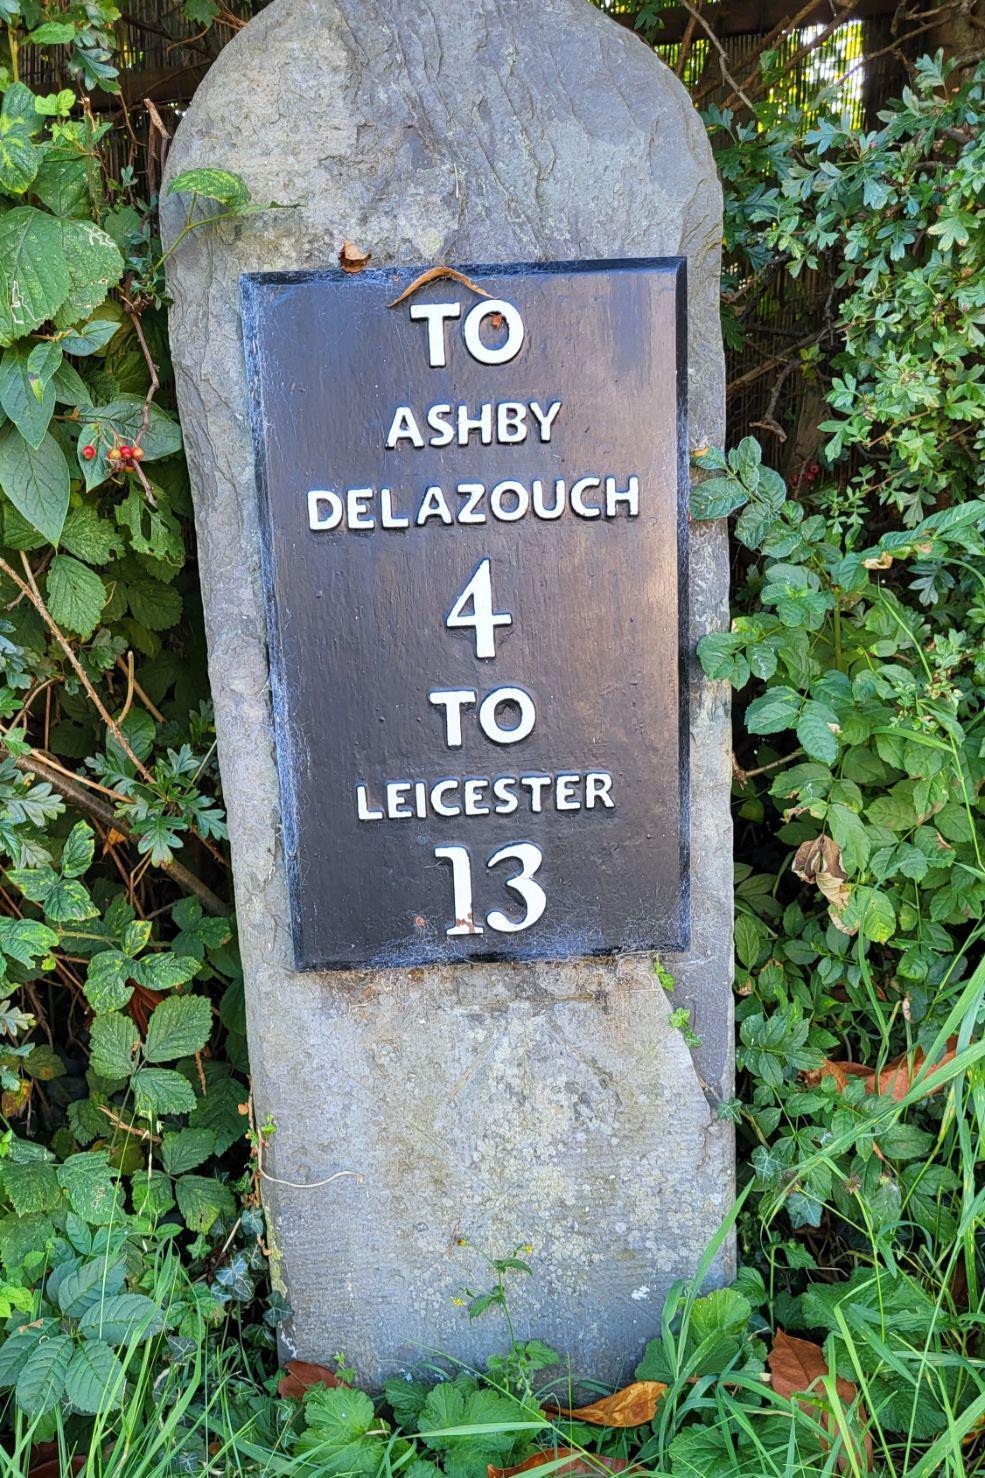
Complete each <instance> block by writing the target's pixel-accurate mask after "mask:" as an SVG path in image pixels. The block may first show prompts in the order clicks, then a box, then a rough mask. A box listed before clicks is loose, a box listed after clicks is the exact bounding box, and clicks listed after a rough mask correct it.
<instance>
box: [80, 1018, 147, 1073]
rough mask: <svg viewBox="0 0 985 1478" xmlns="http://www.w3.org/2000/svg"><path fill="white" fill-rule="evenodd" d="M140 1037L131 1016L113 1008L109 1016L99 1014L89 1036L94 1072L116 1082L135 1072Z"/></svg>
mask: <svg viewBox="0 0 985 1478" xmlns="http://www.w3.org/2000/svg"><path fill="white" fill-rule="evenodd" d="M139 1040H140V1039H139V1037H138V1036H137V1028H136V1027H135V1026H134V1024H133V1022H132V1021H131V1020H130V1018H129V1016H123V1015H121V1014H120V1013H119V1012H118V1011H111V1012H110V1013H109V1014H108V1015H107V1016H97V1017H96V1019H95V1021H94V1022H93V1023H92V1032H91V1033H90V1037H89V1052H90V1060H91V1065H92V1070H93V1072H96V1073H98V1074H99V1075H100V1077H102V1078H110V1079H111V1080H112V1081H114V1082H116V1081H118V1080H119V1079H120V1078H129V1076H130V1074H131V1073H132V1072H133V1068H134V1057H135V1054H136V1051H137V1047H138V1045H139Z"/></svg>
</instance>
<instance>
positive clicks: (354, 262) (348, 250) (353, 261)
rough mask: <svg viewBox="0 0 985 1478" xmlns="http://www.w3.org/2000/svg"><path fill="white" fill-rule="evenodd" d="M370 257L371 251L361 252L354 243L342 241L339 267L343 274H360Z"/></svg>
mask: <svg viewBox="0 0 985 1478" xmlns="http://www.w3.org/2000/svg"><path fill="white" fill-rule="evenodd" d="M372 255H373V253H372V252H371V251H363V250H362V249H361V248H360V247H358V246H357V245H356V243H355V242H354V241H343V243H342V250H341V251H340V252H339V266H340V267H341V268H342V271H343V272H361V271H362V270H363V268H364V267H365V266H366V264H367V263H368V261H369V259H370V257H371V256H372Z"/></svg>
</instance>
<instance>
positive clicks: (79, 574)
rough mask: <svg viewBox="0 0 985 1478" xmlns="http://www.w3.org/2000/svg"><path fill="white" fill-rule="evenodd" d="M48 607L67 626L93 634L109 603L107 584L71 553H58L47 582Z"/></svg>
mask: <svg viewBox="0 0 985 1478" xmlns="http://www.w3.org/2000/svg"><path fill="white" fill-rule="evenodd" d="M45 590H46V594H47V597H48V609H49V611H50V612H51V614H52V616H53V617H54V619H55V621H56V622H57V623H58V625H59V626H61V627H62V628H63V629H65V630H67V631H73V632H75V633H76V634H77V635H79V636H82V637H90V636H91V635H92V633H93V632H94V631H95V629H96V627H97V626H98V625H99V617H100V615H101V614H102V609H103V606H104V605H105V604H106V599H107V594H108V592H107V590H106V586H105V585H104V584H103V582H102V580H100V578H99V576H98V575H97V574H96V572H95V570H90V569H89V567H88V565H84V564H82V563H81V561H80V560H77V559H75V558H74V557H73V556H72V555H71V554H56V555H55V557H54V559H53V560H52V561H51V565H50V567H49V569H48V576H47V580H46V584H45Z"/></svg>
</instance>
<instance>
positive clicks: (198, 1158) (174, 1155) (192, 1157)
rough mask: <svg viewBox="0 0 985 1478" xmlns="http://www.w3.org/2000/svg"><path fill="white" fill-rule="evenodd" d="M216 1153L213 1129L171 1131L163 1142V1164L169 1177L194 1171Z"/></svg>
mask: <svg viewBox="0 0 985 1478" xmlns="http://www.w3.org/2000/svg"><path fill="white" fill-rule="evenodd" d="M214 1152H215V1135H214V1134H213V1132H212V1130H211V1129H179V1130H178V1131H177V1132H175V1131H173V1130H169V1131H168V1132H167V1133H166V1134H165V1135H164V1137H163V1138H162V1140H161V1163H162V1164H163V1166H164V1168H165V1170H166V1171H167V1172H168V1174H169V1175H183V1174H184V1173H185V1171H186V1170H194V1169H195V1167H196V1165H201V1163H202V1161H203V1160H207V1159H208V1158H209V1156H210V1155H211V1154H213V1153H214Z"/></svg>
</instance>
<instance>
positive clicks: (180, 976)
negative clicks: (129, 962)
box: [133, 951, 202, 991]
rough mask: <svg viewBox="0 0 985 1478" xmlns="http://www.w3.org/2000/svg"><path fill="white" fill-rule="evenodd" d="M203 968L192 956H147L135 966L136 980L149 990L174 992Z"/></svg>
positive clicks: (169, 954) (165, 954) (168, 954)
mask: <svg viewBox="0 0 985 1478" xmlns="http://www.w3.org/2000/svg"><path fill="white" fill-rule="evenodd" d="M201 968H202V962H201V961H200V960H196V959H195V958H193V957H192V956H191V955H174V954H171V953H170V952H169V951H168V952H165V953H163V954H154V955H147V956H145V958H144V959H142V960H138V961H137V962H136V963H135V964H134V966H133V974H134V979H135V980H138V981H139V982H140V984H141V985H142V986H144V987H145V988H146V989H147V990H157V991H165V990H174V988H175V986H176V985H185V984H186V983H187V982H188V981H189V980H191V979H192V977H193V976H194V975H197V974H198V972H199V970H201Z"/></svg>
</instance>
